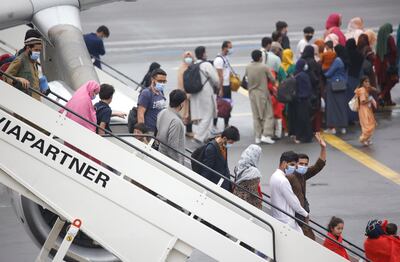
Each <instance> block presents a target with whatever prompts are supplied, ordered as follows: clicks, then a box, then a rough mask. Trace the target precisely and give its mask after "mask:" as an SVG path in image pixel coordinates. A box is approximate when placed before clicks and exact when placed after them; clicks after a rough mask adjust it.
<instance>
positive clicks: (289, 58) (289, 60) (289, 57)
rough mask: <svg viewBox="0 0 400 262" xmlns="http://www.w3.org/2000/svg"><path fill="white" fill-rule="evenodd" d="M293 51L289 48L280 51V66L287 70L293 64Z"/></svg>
mask: <svg viewBox="0 0 400 262" xmlns="http://www.w3.org/2000/svg"><path fill="white" fill-rule="evenodd" d="M293 64H294V62H293V52H292V50H291V49H285V50H283V52H282V63H281V67H282V68H283V69H284V70H285V72H287V70H288V68H289V67H290V66H291V65H293Z"/></svg>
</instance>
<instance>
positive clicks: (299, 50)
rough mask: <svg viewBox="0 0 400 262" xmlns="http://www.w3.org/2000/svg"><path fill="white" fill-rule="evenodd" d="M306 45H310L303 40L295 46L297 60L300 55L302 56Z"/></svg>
mask: <svg viewBox="0 0 400 262" xmlns="http://www.w3.org/2000/svg"><path fill="white" fill-rule="evenodd" d="M308 45H310V42H307V40H306V39H304V38H303V39H301V40H300V41H299V43H298V44H297V48H296V50H297V51H296V53H297V58H298V59H300V58H301V55H302V54H303V51H304V48H305V47H306V46H308Z"/></svg>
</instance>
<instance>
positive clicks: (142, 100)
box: [137, 68, 167, 135]
mask: <svg viewBox="0 0 400 262" xmlns="http://www.w3.org/2000/svg"><path fill="white" fill-rule="evenodd" d="M166 83H167V73H166V72H165V71H164V70H162V69H161V68H159V69H156V70H154V71H153V72H152V74H151V84H150V86H149V87H148V88H145V89H143V90H142V92H141V93H140V95H139V98H138V107H137V108H138V109H137V110H138V111H137V122H138V123H144V124H145V125H146V127H147V129H148V130H149V134H152V135H154V134H155V133H156V130H157V127H156V126H157V116H158V113H160V112H161V110H163V109H164V108H166V106H167V103H166V98H165V96H164V90H165V84H166Z"/></svg>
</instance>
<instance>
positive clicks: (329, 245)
mask: <svg viewBox="0 0 400 262" xmlns="http://www.w3.org/2000/svg"><path fill="white" fill-rule="evenodd" d="M328 237H330V238H332V239H336V241H337V242H339V243H340V244H342V243H343V238H342V236H339V237H336V236H334V235H333V234H332V233H330V232H328ZM324 247H326V248H327V249H330V250H332V251H333V252H335V253H336V254H338V255H339V256H342V257H344V258H345V259H347V260H350V259H349V255H348V254H347V251H346V249H345V248H344V247H342V246H340V245H338V244H337V243H335V242H333V241H332V240H330V239H328V238H325V241H324Z"/></svg>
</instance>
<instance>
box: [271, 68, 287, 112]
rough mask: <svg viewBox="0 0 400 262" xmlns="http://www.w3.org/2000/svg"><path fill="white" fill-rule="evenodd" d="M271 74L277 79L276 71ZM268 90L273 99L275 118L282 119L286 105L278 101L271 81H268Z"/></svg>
mask: <svg viewBox="0 0 400 262" xmlns="http://www.w3.org/2000/svg"><path fill="white" fill-rule="evenodd" d="M271 74H272V76H273V77H274V78H275V79H276V72H275V71H274V70H271ZM268 90H269V93H270V97H271V104H272V109H273V110H274V118H276V119H282V118H283V110H284V109H285V104H282V103H280V102H279V101H278V99H276V95H277V94H276V89H275V87H274V85H273V84H272V82H271V81H268Z"/></svg>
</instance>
